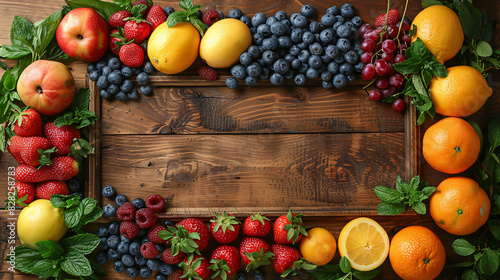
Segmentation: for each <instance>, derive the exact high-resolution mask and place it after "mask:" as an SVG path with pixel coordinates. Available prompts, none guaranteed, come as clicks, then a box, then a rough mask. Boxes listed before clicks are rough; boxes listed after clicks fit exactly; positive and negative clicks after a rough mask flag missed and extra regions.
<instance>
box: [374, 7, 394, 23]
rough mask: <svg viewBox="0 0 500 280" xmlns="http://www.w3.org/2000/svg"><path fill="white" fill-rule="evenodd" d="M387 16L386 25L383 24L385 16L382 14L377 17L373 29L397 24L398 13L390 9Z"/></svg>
mask: <svg viewBox="0 0 500 280" xmlns="http://www.w3.org/2000/svg"><path fill="white" fill-rule="evenodd" d="M388 14H389V15H388V16H387V23H386V22H385V18H386V14H385V13H384V14H382V15H380V16H378V18H377V19H376V20H375V27H380V26H382V25H385V24H387V26H389V25H394V24H397V23H398V22H399V12H398V10H396V9H390V10H389V13H388Z"/></svg>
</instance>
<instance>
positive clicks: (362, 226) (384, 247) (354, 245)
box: [338, 218, 389, 271]
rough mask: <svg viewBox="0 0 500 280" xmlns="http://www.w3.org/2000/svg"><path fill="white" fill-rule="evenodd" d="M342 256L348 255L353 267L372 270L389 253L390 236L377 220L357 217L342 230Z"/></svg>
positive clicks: (340, 236) (340, 251)
mask: <svg viewBox="0 0 500 280" xmlns="http://www.w3.org/2000/svg"><path fill="white" fill-rule="evenodd" d="M338 246H339V253H340V256H342V257H344V256H346V257H347V258H348V259H349V262H350V263H351V266H352V268H354V269H357V270H359V271H370V270H373V269H375V268H377V267H379V266H380V265H381V264H382V263H383V262H384V261H385V259H386V258H387V255H388V254H389V236H387V232H386V231H385V230H384V228H382V227H381V226H380V225H379V224H378V223H377V222H376V221H374V220H372V219H370V218H357V219H354V220H352V221H350V222H349V223H347V225H345V226H344V228H343V229H342V231H340V235H339V240H338Z"/></svg>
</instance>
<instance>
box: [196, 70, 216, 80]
mask: <svg viewBox="0 0 500 280" xmlns="http://www.w3.org/2000/svg"><path fill="white" fill-rule="evenodd" d="M198 75H200V77H202V78H203V79H204V80H206V81H209V82H213V81H215V80H218V79H219V75H217V72H215V70H214V69H212V68H210V67H208V66H201V67H200V68H198Z"/></svg>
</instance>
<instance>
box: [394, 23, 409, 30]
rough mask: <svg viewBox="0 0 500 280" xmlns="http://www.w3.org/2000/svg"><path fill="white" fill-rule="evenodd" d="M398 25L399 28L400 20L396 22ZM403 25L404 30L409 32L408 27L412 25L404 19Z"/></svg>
mask: <svg viewBox="0 0 500 280" xmlns="http://www.w3.org/2000/svg"><path fill="white" fill-rule="evenodd" d="M396 26H397V27H398V28H399V26H400V22H398V24H396ZM402 26H403V28H402V29H403V31H404V32H407V31H408V29H410V25H409V24H408V23H407V22H404V21H403V25H402Z"/></svg>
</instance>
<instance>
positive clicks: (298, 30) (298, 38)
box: [290, 28, 304, 43]
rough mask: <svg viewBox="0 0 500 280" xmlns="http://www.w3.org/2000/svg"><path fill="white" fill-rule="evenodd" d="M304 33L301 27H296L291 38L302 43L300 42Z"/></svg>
mask: <svg viewBox="0 0 500 280" xmlns="http://www.w3.org/2000/svg"><path fill="white" fill-rule="evenodd" d="M303 34H304V31H303V30H302V29H301V28H294V29H292V32H291V33H290V39H292V41H293V42H295V43H300V42H302V35H303Z"/></svg>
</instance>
